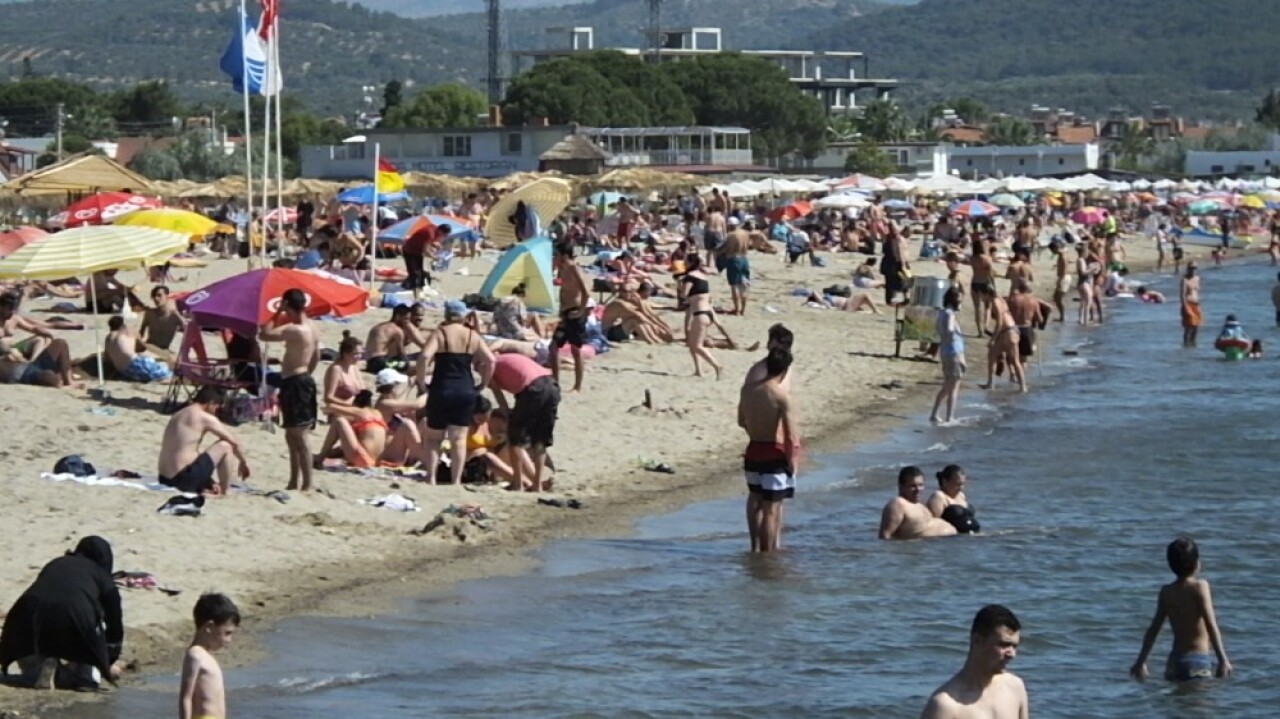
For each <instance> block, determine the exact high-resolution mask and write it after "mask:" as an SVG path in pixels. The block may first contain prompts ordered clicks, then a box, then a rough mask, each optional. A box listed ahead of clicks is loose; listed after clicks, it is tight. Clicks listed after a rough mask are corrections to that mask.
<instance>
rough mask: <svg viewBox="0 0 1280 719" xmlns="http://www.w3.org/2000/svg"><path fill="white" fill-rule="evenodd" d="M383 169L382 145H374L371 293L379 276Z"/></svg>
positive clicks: (370, 242) (370, 245)
mask: <svg viewBox="0 0 1280 719" xmlns="http://www.w3.org/2000/svg"><path fill="white" fill-rule="evenodd" d="M381 167H382V143H381V142H375V143H373V212H372V213H371V215H370V216H369V224H370V225H371V227H370V228H369V292H373V281H374V278H376V277H377V276H378V221H379V220H380V219H381V218H380V217H378V170H379V169H380V168H381Z"/></svg>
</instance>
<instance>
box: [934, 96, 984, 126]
mask: <svg viewBox="0 0 1280 719" xmlns="http://www.w3.org/2000/svg"><path fill="white" fill-rule="evenodd" d="M947 110H951V111H952V112H954V113H955V114H956V117H958V118H959V119H960V120H961V121H962V122H964V123H965V124H966V125H980V124H982V123H984V122H986V121H987V120H989V119H991V110H989V109H987V106H986V105H984V104H982V101H980V100H975V99H974V98H972V97H956V98H952V99H950V100H946V101H944V102H938V103H934V104H933V105H930V106H929V109H928V110H925V113H924V118H923V120H922V122H921V125H920V126H921V129H926V128H929V127H932V126H933V121H934V120H936V119H938V118H940V117H943V116H944V113H945V112H946V111H947Z"/></svg>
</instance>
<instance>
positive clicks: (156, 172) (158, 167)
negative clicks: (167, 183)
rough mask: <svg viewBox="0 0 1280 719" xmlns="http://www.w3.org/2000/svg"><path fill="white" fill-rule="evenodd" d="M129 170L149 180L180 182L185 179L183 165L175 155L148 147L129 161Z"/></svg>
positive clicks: (152, 146) (151, 146)
mask: <svg viewBox="0 0 1280 719" xmlns="http://www.w3.org/2000/svg"><path fill="white" fill-rule="evenodd" d="M129 169H130V170H133V171H134V172H136V173H138V174H140V175H142V176H143V177H145V178H147V179H148V180H178V179H182V178H183V174H182V165H180V164H178V158H176V157H174V156H173V153H171V152H167V151H165V150H163V149H160V148H157V147H155V146H154V145H147V146H146V147H143V148H142V149H141V150H138V152H137V153H135V154H134V156H133V159H131V160H129Z"/></svg>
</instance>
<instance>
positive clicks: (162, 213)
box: [112, 207, 218, 237]
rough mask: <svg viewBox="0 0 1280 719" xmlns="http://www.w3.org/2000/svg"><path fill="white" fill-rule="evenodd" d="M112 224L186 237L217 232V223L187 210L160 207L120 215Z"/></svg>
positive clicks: (202, 235)
mask: <svg viewBox="0 0 1280 719" xmlns="http://www.w3.org/2000/svg"><path fill="white" fill-rule="evenodd" d="M112 224H114V225H117V226H125V227H150V228H153V229H157V230H168V231H169V232H177V233H178V234H180V235H187V236H188V237H204V236H205V235H211V234H213V233H214V232H216V231H217V228H218V223H216V222H214V221H213V220H211V219H209V218H208V217H205V216H204V215H201V214H199V213H195V212H190V211H188V210H178V209H174V208H172V207H162V208H159V209H155V210H137V211H136V212H130V213H129V214H127V215H121V216H120V217H119V218H117V219H116V220H115V221H114V222H112Z"/></svg>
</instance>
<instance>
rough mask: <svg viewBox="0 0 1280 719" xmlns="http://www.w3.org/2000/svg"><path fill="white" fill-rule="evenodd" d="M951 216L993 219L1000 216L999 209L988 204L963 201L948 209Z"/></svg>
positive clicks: (977, 201)
mask: <svg viewBox="0 0 1280 719" xmlns="http://www.w3.org/2000/svg"><path fill="white" fill-rule="evenodd" d="M949 209H950V211H951V214H953V215H957V216H959V217H968V218H974V217H994V216H996V215H998V214H1000V208H999V207H996V206H995V205H993V204H991V203H990V202H983V201H982V200H964V201H962V202H957V203H955V204H954V205H952V206H951V207H950V208H949Z"/></svg>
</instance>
